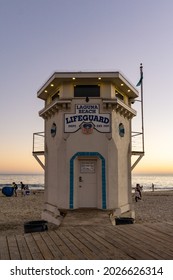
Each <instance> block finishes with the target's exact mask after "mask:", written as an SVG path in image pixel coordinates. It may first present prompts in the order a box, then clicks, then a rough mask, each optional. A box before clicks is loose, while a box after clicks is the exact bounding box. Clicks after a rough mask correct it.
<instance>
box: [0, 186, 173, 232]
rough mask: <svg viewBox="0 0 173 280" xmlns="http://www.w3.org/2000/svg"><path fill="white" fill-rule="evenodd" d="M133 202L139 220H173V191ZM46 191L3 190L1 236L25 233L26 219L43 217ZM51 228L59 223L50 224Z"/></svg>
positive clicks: (0, 213) (151, 193) (153, 194)
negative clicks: (15, 192) (23, 193)
mask: <svg viewBox="0 0 173 280" xmlns="http://www.w3.org/2000/svg"><path fill="white" fill-rule="evenodd" d="M132 196H133V202H134V208H135V213H136V220H135V222H136V223H145V222H151V223H154V222H171V223H172V222H173V191H164V192H161V191H157V192H143V193H142V200H141V201H139V202H137V203H136V202H135V201H134V195H132ZM43 200H44V193H43V191H39V192H36V194H33V193H31V194H30V195H27V196H21V194H20V193H19V194H18V196H17V197H14V196H13V197H5V196H4V195H3V194H2V193H1V192H0V207H1V210H0V236H2V235H11V234H23V233H24V223H25V222H29V221H35V220H40V219H41V211H42V208H43ZM48 228H49V229H56V228H57V226H55V225H53V224H48Z"/></svg>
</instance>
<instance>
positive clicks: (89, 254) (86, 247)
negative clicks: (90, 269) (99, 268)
mask: <svg viewBox="0 0 173 280" xmlns="http://www.w3.org/2000/svg"><path fill="white" fill-rule="evenodd" d="M68 230H69V232H70V233H71V234H72V235H73V236H75V237H76V239H78V241H79V242H80V243H79V242H78V246H79V248H80V250H82V251H83V253H84V254H85V256H86V258H87V259H89V260H97V259H99V257H98V255H97V254H96V253H95V252H94V251H93V248H92V246H91V245H90V242H88V240H86V239H85V238H83V236H82V235H81V233H80V228H76V227H74V228H72V227H71V228H69V229H68Z"/></svg>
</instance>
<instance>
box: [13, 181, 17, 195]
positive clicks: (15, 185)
mask: <svg viewBox="0 0 173 280" xmlns="http://www.w3.org/2000/svg"><path fill="white" fill-rule="evenodd" d="M12 187H13V188H14V195H15V196H17V189H18V186H17V184H16V183H15V182H13V183H12Z"/></svg>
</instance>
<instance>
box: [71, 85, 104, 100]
mask: <svg viewBox="0 0 173 280" xmlns="http://www.w3.org/2000/svg"><path fill="white" fill-rule="evenodd" d="M74 97H100V87H99V86H97V85H76V86H75V87H74Z"/></svg>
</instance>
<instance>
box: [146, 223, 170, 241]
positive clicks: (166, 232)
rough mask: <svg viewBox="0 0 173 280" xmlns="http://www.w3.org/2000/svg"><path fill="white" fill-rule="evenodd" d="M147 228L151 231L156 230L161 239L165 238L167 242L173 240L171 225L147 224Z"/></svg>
mask: <svg viewBox="0 0 173 280" xmlns="http://www.w3.org/2000/svg"><path fill="white" fill-rule="evenodd" d="M147 226H148V227H149V228H152V229H156V230H157V232H159V233H160V234H163V235H162V236H163V238H165V237H166V239H167V240H169V239H170V240H171V241H172V239H173V224H170V223H156V224H151V223H150V224H148V223H147Z"/></svg>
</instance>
